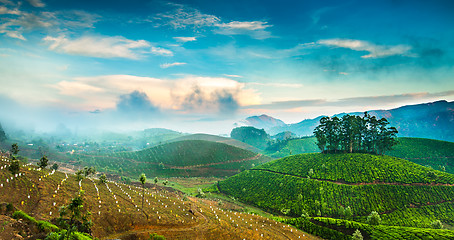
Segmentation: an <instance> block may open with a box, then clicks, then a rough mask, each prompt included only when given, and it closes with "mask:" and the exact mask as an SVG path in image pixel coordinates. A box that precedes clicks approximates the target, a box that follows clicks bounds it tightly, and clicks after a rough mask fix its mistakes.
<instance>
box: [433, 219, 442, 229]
mask: <svg viewBox="0 0 454 240" xmlns="http://www.w3.org/2000/svg"><path fill="white" fill-rule="evenodd" d="M430 226H431V227H432V228H434V229H442V228H443V223H441V221H440V220H435V221H433V222H432V223H431V224H430Z"/></svg>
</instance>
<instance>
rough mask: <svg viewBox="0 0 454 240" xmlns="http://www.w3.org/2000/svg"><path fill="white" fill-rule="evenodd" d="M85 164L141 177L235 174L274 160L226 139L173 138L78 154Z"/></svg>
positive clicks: (76, 155) (76, 156)
mask: <svg viewBox="0 0 454 240" xmlns="http://www.w3.org/2000/svg"><path fill="white" fill-rule="evenodd" d="M72 158H73V159H76V160H77V161H78V162H79V163H81V164H82V165H88V166H95V167H96V168H97V169H99V170H102V171H106V172H111V173H118V174H121V175H126V176H131V177H134V178H135V177H137V176H138V175H139V174H140V173H142V172H145V173H146V174H147V175H149V176H166V177H170V176H172V177H175V176H176V177H179V176H191V177H192V176H222V177H224V176H231V175H234V174H236V173H238V172H239V171H240V170H244V169H249V168H251V167H252V166H254V165H259V164H261V163H264V162H267V161H269V160H271V159H270V158H269V157H266V156H262V155H260V154H256V153H254V152H251V151H248V150H244V149H241V148H237V147H234V146H231V145H228V144H224V143H217V142H209V141H202V140H187V141H179V142H171V143H166V144H162V145H158V146H155V147H151V148H148V149H144V150H141V151H133V152H119V153H112V154H102V155H94V154H93V155H84V154H74V155H73V156H72Z"/></svg>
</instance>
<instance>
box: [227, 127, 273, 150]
mask: <svg viewBox="0 0 454 240" xmlns="http://www.w3.org/2000/svg"><path fill="white" fill-rule="evenodd" d="M230 137H231V138H233V139H236V140H238V141H241V142H244V143H247V144H250V145H252V146H254V147H257V148H260V149H264V148H266V147H267V142H268V141H269V138H270V136H269V135H268V134H267V133H266V132H265V130H264V129H257V128H255V127H237V128H234V129H232V131H231V132H230Z"/></svg>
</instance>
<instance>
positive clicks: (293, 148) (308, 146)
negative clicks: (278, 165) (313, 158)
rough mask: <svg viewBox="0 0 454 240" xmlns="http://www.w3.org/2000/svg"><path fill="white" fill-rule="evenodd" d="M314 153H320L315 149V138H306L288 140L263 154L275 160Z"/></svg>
mask: <svg viewBox="0 0 454 240" xmlns="http://www.w3.org/2000/svg"><path fill="white" fill-rule="evenodd" d="M316 152H320V150H319V149H318V147H317V139H316V138H315V137H307V138H301V139H291V140H288V141H286V143H285V144H283V145H281V146H279V147H277V148H276V149H273V150H268V151H264V154H266V155H268V156H271V157H275V158H281V157H286V156H290V155H293V154H301V153H316Z"/></svg>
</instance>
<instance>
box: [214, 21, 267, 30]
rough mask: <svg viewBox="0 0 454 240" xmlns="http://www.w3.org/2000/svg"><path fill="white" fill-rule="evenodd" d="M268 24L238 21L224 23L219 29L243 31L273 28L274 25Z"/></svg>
mask: <svg viewBox="0 0 454 240" xmlns="http://www.w3.org/2000/svg"><path fill="white" fill-rule="evenodd" d="M267 24H268V23H267V22H262V21H252V22H238V21H232V22H229V23H223V24H219V25H218V26H219V27H222V28H227V29H241V30H250V31H254V30H262V29H265V28H268V27H271V26H272V25H267Z"/></svg>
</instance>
